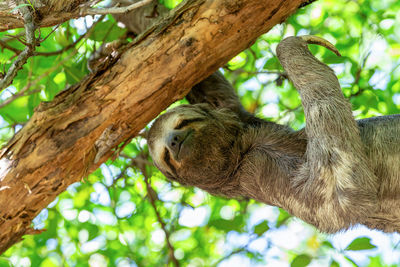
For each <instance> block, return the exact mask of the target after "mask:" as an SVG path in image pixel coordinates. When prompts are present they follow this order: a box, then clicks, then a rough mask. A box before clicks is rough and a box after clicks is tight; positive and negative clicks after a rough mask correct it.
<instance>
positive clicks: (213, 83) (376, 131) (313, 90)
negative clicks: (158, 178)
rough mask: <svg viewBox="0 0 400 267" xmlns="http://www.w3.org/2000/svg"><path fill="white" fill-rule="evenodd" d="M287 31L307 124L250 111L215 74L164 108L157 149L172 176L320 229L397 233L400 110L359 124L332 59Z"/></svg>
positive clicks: (155, 131)
mask: <svg viewBox="0 0 400 267" xmlns="http://www.w3.org/2000/svg"><path fill="white" fill-rule="evenodd" d="M308 44H319V45H323V46H325V47H327V48H329V49H330V50H332V51H333V52H335V53H337V54H339V52H338V51H337V50H336V48H335V47H334V46H333V45H331V44H330V43H329V42H327V41H326V40H324V39H322V38H318V37H315V36H301V37H289V38H286V39H285V40H283V41H282V42H281V43H280V44H279V45H278V47H277V56H278V58H279V61H280V62H281V64H282V66H283V68H284V69H285V71H286V73H287V75H288V77H289V80H290V81H291V82H292V83H293V84H294V86H295V87H296V89H297V90H298V91H299V93H300V97H301V101H302V105H303V107H304V113H305V117H306V127H305V128H304V129H302V130H299V131H294V130H292V129H291V128H290V127H288V126H286V125H280V124H276V123H273V122H268V121H265V120H262V119H260V118H257V117H255V116H253V115H252V114H250V113H248V112H246V111H245V109H244V108H243V106H242V105H241V103H240V101H239V98H238V97H237V95H236V94H235V91H234V89H233V87H232V86H231V85H230V84H229V82H228V81H227V80H226V79H225V78H224V77H223V76H222V74H221V73H219V72H216V73H214V74H212V75H211V76H210V77H208V78H207V79H205V80H204V81H202V82H201V83H199V84H197V85H196V86H194V87H193V88H192V90H191V91H190V93H189V94H188V95H187V99H188V101H189V103H190V105H181V106H178V107H176V108H173V109H171V110H169V111H167V112H166V113H164V114H163V115H161V116H160V117H159V118H158V119H157V120H156V121H155V122H154V123H153V125H152V127H151V129H150V131H149V134H148V145H149V150H150V154H151V156H152V158H153V161H154V163H155V165H156V167H157V168H159V169H160V171H161V172H162V173H163V174H164V175H165V176H166V177H167V178H169V179H171V180H174V181H177V182H179V183H181V184H182V185H185V186H196V187H199V188H201V189H203V190H205V191H207V192H209V193H211V194H214V195H220V196H225V197H228V198H253V199H255V200H257V201H260V202H263V203H266V204H269V205H273V206H278V207H281V208H283V209H285V210H287V211H288V212H289V213H291V214H292V215H294V216H296V217H298V218H300V219H302V220H303V221H305V222H307V223H309V224H311V225H314V226H315V227H316V228H317V229H318V230H320V231H321V232H326V233H335V232H338V231H341V230H346V229H349V228H351V227H353V226H355V225H357V224H362V225H365V226H367V227H369V228H371V229H379V230H382V231H384V232H400V208H399V207H400V115H399V114H398V115H389V116H381V117H373V118H368V119H363V120H358V121H356V120H355V119H354V118H353V116H352V110H351V105H350V103H349V102H348V101H347V100H346V99H345V97H344V96H343V93H342V91H341V88H340V85H339V82H338V80H337V78H336V76H335V74H334V72H333V70H332V69H330V68H329V67H328V66H326V65H325V64H323V63H322V62H320V61H319V60H318V59H316V58H315V57H314V56H313V55H312V54H311V53H310V51H309V50H308V47H307V46H308Z"/></svg>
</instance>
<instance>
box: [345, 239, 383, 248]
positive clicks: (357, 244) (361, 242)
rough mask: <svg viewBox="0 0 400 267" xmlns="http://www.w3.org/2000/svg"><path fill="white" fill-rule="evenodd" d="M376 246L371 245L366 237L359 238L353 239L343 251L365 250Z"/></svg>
mask: <svg viewBox="0 0 400 267" xmlns="http://www.w3.org/2000/svg"><path fill="white" fill-rule="evenodd" d="M373 248H376V246H374V245H372V244H371V239H370V238H368V237H359V238H357V239H354V240H353V242H351V243H350V245H348V246H347V248H346V249H345V250H366V249H373Z"/></svg>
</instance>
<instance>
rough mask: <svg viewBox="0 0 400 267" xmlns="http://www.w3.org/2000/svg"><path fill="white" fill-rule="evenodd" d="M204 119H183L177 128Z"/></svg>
mask: <svg viewBox="0 0 400 267" xmlns="http://www.w3.org/2000/svg"><path fill="white" fill-rule="evenodd" d="M203 120H204V119H200V118H197V119H188V120H182V121H181V122H180V123H179V124H178V125H177V126H176V127H175V130H179V129H182V128H183V127H185V126H188V125H189V124H191V123H193V122H198V121H203Z"/></svg>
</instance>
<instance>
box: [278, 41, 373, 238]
mask: <svg viewBox="0 0 400 267" xmlns="http://www.w3.org/2000/svg"><path fill="white" fill-rule="evenodd" d="M277 56H278V58H279V60H280V62H281V64H282V66H283V68H284V69H285V71H286V72H287V73H288V76H289V79H290V80H291V81H292V82H293V84H294V86H295V87H296V89H297V90H298V91H299V93H300V97H301V101H302V105H303V107H304V113H305V117H306V127H305V133H306V136H307V149H306V155H305V157H306V161H305V163H304V164H303V165H302V166H301V168H300V169H299V174H298V175H297V177H296V178H295V180H294V184H295V185H296V188H298V190H299V192H298V193H299V198H300V199H301V198H303V199H304V201H305V202H307V201H311V202H312V200H313V199H319V200H320V202H322V203H318V205H317V206H318V208H315V209H314V210H312V211H313V215H314V216H315V220H316V221H317V222H315V224H318V225H319V227H320V228H322V229H323V230H328V231H337V230H339V229H340V228H343V227H345V228H347V227H349V226H351V225H353V224H356V223H360V222H363V221H365V218H366V217H368V216H370V215H372V214H374V213H375V212H376V211H377V209H378V207H379V203H378V201H377V192H378V179H377V177H376V176H375V174H374V173H373V171H372V170H371V169H370V166H369V164H368V162H369V161H368V160H367V155H366V153H365V149H364V145H363V142H362V140H361V137H360V130H359V127H358V125H357V122H356V121H355V120H354V118H353V115H352V110H351V105H350V103H349V102H348V101H347V100H346V99H345V98H344V96H343V93H342V91H341V88H340V85H339V82H338V80H337V78H336V76H335V74H334V72H333V70H332V69H330V68H329V67H328V66H326V65H325V64H323V63H321V62H320V61H319V60H318V59H316V58H315V57H314V56H313V55H312V54H311V53H310V51H309V50H308V47H307V43H306V41H304V40H303V39H302V38H301V37H289V38H287V39H285V40H283V41H282V42H281V43H280V44H279V45H278V47H277ZM335 228H339V229H335Z"/></svg>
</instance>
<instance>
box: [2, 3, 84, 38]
mask: <svg viewBox="0 0 400 267" xmlns="http://www.w3.org/2000/svg"><path fill="white" fill-rule="evenodd" d="M16 2H17V1H16V0H6V1H4V2H0V32H2V31H6V30H10V29H15V28H23V27H24V20H23V18H22V15H21V14H20V12H19V11H18V8H16V7H17V6H18V4H17V3H16ZM89 2H90V1H89V0H62V1H61V0H35V1H31V3H32V5H33V7H34V9H35V15H36V18H35V21H36V22H37V25H39V26H41V27H48V26H53V25H57V24H60V23H63V22H65V21H68V20H70V19H73V18H78V17H80V10H81V9H82V7H83V6H85V4H89ZM81 5H82V6H81Z"/></svg>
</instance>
